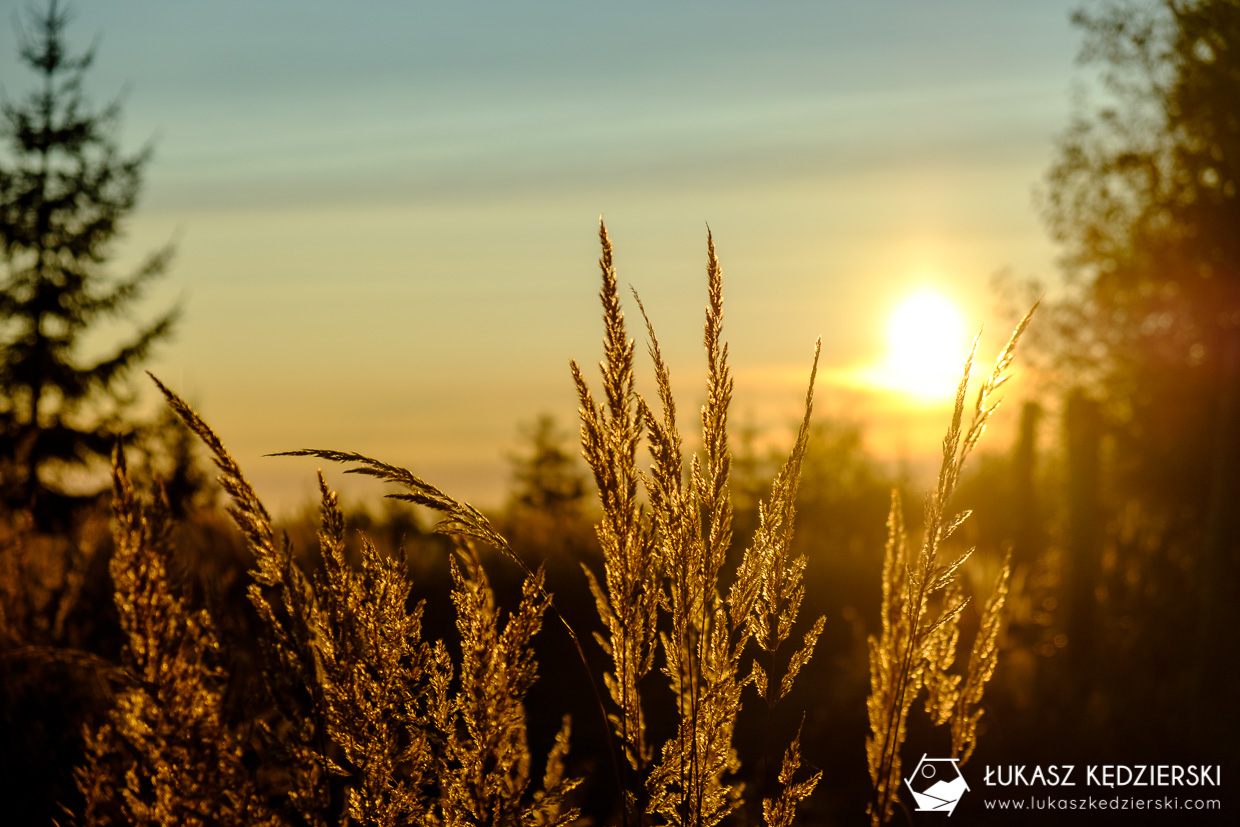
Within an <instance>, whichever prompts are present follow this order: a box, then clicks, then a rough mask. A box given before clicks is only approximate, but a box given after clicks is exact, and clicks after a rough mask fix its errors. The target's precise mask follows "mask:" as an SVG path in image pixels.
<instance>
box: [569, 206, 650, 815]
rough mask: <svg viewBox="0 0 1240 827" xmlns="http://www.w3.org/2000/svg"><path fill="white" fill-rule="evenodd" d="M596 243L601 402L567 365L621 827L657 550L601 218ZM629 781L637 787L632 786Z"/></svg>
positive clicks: (635, 771)
mask: <svg viewBox="0 0 1240 827" xmlns="http://www.w3.org/2000/svg"><path fill="white" fill-rule="evenodd" d="M599 243H600V245H601V246H602V255H601V257H600V259H599V269H600V270H601V272H602V288H601V290H600V293H599V298H600V300H601V302H602V305H603V331H604V337H603V354H604V357H603V361H602V362H601V363H600V369H601V371H602V375H603V402H602V403H596V402H595V401H594V397H593V394H592V393H591V391H590V388H589V386H588V384H587V383H586V381H585V378H584V376H583V375H582V372H581V369H580V368H579V367H578V366H577V363H576V362H575V361H574V362H572V363H571V368H572V374H573V381H574V383H575V385H576V387H577V395H578V400H579V403H580V415H581V445H582V454H583V456H584V457H585V459H586V462H587V464H588V465H589V466H590V469H591V471H592V472H593V474H594V481H595V484H596V486H597V488H598V495H599V500H600V502H601V503H602V518H601V519H600V521H599V523H598V525H597V526H596V528H595V530H596V534H597V536H598V540H599V546H600V548H601V549H602V556H603V573H604V578H603V582H602V583H600V582H599V580H598V578H597V577H596V576H595V573H594V572H593V571H592V570H591V569H590V568H589V567H588V566H585V565H583V567H582V568H583V570H584V572H585V575H586V578H587V583H588V585H589V588H590V591H591V593H592V594H593V596H594V601H595V606H596V608H597V610H598V614H599V618H600V619H601V621H602V623H603V631H602V632H601V633H597V634H596V635H595V639H596V640H597V641H598V643H599V646H600V647H601V648H602V649H603V651H604V653H605V654H606V655H607V657H608V658H609V659H610V660H611V669H609V670H608V671H607V672H606V673H605V674H604V676H603V680H604V685H605V686H606V688H607V691H608V693H609V695H610V697H611V700H612V702H613V703H614V704H615V707H616V710H617V711H616V712H615V713H614V714H611V715H609V720H610V723H611V729H612V732H613V733H614V735H615V737H616V738H617V739H618V741H619V744H620V748H621V750H622V752H623V756H624V764H623V766H622V768H621V772H622V777H621V787H622V789H623V791H624V793H623V794H624V795H625V797H626V799H625V802H624V805H623V817H624V821H625V823H626V824H627V823H629V822H630V821H640V819H641V812H642V810H643V805H642V803H641V802H640V801H639V800H638V796H637V793H638V791H640V790H641V783H640V779H641V778H642V776H643V773H644V771H645V769H646V767H647V765H648V763H649V762H650V760H651V752H650V747H649V745H648V744H647V743H646V741H645V734H646V722H645V718H644V715H643V711H642V701H641V686H640V684H641V680H642V678H644V677H645V676H646V675H647V674H649V672H650V671H651V669H652V668H653V665H654V651H655V620H656V608H657V603H658V599H659V598H658V585H657V571H658V558H657V552H658V550H657V548H656V546H655V544H654V542H653V536H652V532H651V530H650V527H649V524H648V522H647V520H646V519H645V517H644V515H643V512H642V508H641V505H640V504H639V503H638V497H637V490H638V480H639V473H638V470H637V448H638V445H639V444H640V442H641V435H642V431H643V427H644V417H643V415H642V412H641V410H640V409H639V408H638V405H637V396H636V392H635V390H634V382H635V379H634V371H633V350H634V343H633V341H632V340H631V339H629V338H628V335H627V333H626V330H625V324H624V313H623V312H622V311H621V310H620V296H619V290H618V288H617V282H616V270H615V266H614V262H613V259H612V247H611V240H610V239H609V238H608V236H607V228H606V226H605V225H604V224H603V223H602V222H600V223H599ZM633 778H636V779H638V782H637V783H633V782H632V779H633Z"/></svg>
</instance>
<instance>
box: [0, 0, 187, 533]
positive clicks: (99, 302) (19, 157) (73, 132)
mask: <svg viewBox="0 0 1240 827" xmlns="http://www.w3.org/2000/svg"><path fill="white" fill-rule="evenodd" d="M69 16H70V15H69V13H68V12H67V11H66V10H63V9H61V8H59V7H58V4H57V2H56V0H51V2H50V4H49V5H48V7H47V10H46V12H45V13H42V14H40V13H36V12H35V11H33V10H31V11H30V12H29V17H30V20H31V23H32V28H33V35H32V36H30V37H27V36H26V35H25V33H24V32H22V33H21V38H20V39H21V58H22V61H23V62H24V63H25V64H26V66H28V67H29V68H30V69H31V70H32V71H33V72H34V73H35V74H36V75H37V77H38V83H37V85H36V86H35V88H34V89H33V90H32V91H31V92H30V93H29V94H28V95H27V96H26V97H25V98H23V99H21V100H19V101H10V100H6V101H5V102H4V105H3V112H2V116H3V118H2V126H0V129H2V130H3V135H4V137H5V138H6V139H7V145H8V146H7V149H8V151H7V153H5V155H3V156H0V256H2V262H3V272H2V277H0V388H3V394H2V395H0V479H2V480H3V482H2V483H0V496H2V497H3V500H4V502H5V504H6V505H8V506H10V507H25V508H32V509H33V510H34V511H35V514H36V516H37V518H38V519H39V521H40V523H41V524H45V525H46V524H47V523H48V521H53V522H55V521H63V520H64V519H65V518H66V517H67V515H68V514H69V513H70V511H71V510H72V507H73V505H74V504H75V503H79V502H81V501H82V500H83V499H84V496H83V494H82V493H81V492H80V491H77V492H75V491H73V490H72V488H71V487H70V486H69V485H67V484H66V479H65V472H66V471H71V470H72V469H74V468H78V469H80V468H83V467H87V466H89V465H90V463H91V462H92V461H93V460H94V459H95V458H98V457H101V456H107V454H108V453H109V452H110V451H111V449H112V446H113V444H114V443H115V441H116V440H117V439H119V438H123V437H124V436H125V435H126V433H127V430H126V427H125V426H124V425H122V424H121V423H120V422H119V419H118V411H119V409H120V408H121V407H122V402H123V398H122V393H121V391H122V388H121V384H120V382H121V379H122V378H123V376H124V375H125V373H126V372H127V371H128V370H129V369H131V368H132V367H134V366H135V365H137V364H138V363H139V362H141V361H142V360H143V359H144V358H145V357H146V356H147V354H148V353H149V351H150V349H151V347H152V345H153V344H155V343H156V342H157V341H159V340H160V339H162V338H164V337H165V336H167V335H168V333H169V332H170V330H171V327H172V323H173V317H174V313H172V312H169V313H167V314H165V315H163V316H161V317H159V318H158V319H156V320H155V321H153V322H151V323H149V324H147V325H145V326H143V327H141V328H140V329H139V330H138V331H136V333H135V334H134V335H133V337H132V338H131V339H130V340H129V341H127V342H124V343H123V344H121V345H120V346H119V347H117V348H116V349H115V350H114V351H112V352H111V353H108V354H106V355H104V356H103V357H102V358H89V357H88V356H87V355H86V354H84V353H83V350H84V348H83V338H84V335H85V334H86V333H87V332H88V331H89V330H92V329H94V328H95V327H97V326H98V324H99V323H100V322H102V321H104V320H105V319H107V318H109V317H115V316H117V315H119V314H121V313H123V312H125V311H128V310H129V309H130V308H131V307H132V305H133V304H134V302H135V301H137V300H138V298H139V297H140V295H141V293H142V289H143V288H144V287H145V286H146V285H147V283H148V282H150V281H151V279H153V278H155V277H157V276H158V275H160V274H161V273H162V272H163V271H164V269H165V267H166V265H167V263H168V259H169V257H170V255H171V249H170V248H167V247H166V248H163V249H161V250H158V251H156V252H155V253H154V254H152V255H150V256H149V257H148V258H147V259H146V260H145V261H144V263H143V264H142V265H141V266H140V267H139V268H138V269H137V271H136V272H134V273H133V274H131V275H130V276H129V277H127V278H123V279H113V278H111V277H109V275H108V274H107V273H106V271H105V268H104V264H105V262H106V261H107V259H108V257H109V254H110V251H111V244H112V242H113V240H114V239H115V238H116V236H117V234H118V232H119V230H120V228H121V222H122V221H123V219H124V218H125V217H126V216H127V215H128V214H129V213H130V212H131V211H132V210H133V208H134V206H135V203H136V200H137V196H138V191H139V189H140V186H141V181H142V170H143V168H144V167H145V165H146V163H147V161H148V160H149V158H150V149H149V147H148V148H145V149H143V150H141V151H139V152H137V153H135V154H132V155H125V154H124V153H122V152H121V150H120V149H119V148H118V146H117V143H116V139H115V138H114V133H115V132H116V129H117V126H118V121H119V118H120V108H119V104H118V103H117V102H113V103H112V104H110V105H108V106H106V107H104V108H102V109H92V108H91V107H90V105H89V102H88V101H87V100H86V98H85V97H84V95H83V91H82V81H83V76H84V75H85V73H86V70H87V69H88V68H89V67H90V65H91V62H92V59H93V56H94V50H93V48H92V49H91V50H88V51H87V52H85V53H83V54H80V55H77V56H74V55H71V54H70V53H69V52H68V51H67V48H66V45H65V42H64V30H65V27H66V24H67V23H68V20H69Z"/></svg>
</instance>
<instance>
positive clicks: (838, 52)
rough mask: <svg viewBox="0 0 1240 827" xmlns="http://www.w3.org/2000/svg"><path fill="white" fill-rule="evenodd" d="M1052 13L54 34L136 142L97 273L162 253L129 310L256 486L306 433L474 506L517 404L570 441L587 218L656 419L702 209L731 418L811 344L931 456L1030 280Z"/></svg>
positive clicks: (526, 9)
mask: <svg viewBox="0 0 1240 827" xmlns="http://www.w3.org/2000/svg"><path fill="white" fill-rule="evenodd" d="M1074 5H1075V4H1074V3H1063V2H1048V3H1037V4H1030V3H1016V2H1000V3H994V2H982V0H975V1H974V2H961V1H960V0H952V2H943V3H934V4H925V3H915V2H891V1H890V0H884V1H883V2H875V3H867V4H853V3H844V2H827V3H788V2H775V3H769V4H761V5H758V4H751V3H739V2H736V3H729V2H723V3H709V4H706V3H684V4H665V3H653V2H649V3H647V2H632V3H625V4H610V5H605V4H596V3H576V2H568V1H567V0H564V2H554V3H551V2H528V3H519V4H506V3H505V4H501V3H493V2H492V3H460V4H430V3H390V2H366V3H356V4H343V3H331V2H328V0H312V1H311V2H297V3H293V2H291V0H280V2H267V3H260V4H253V3H244V2H241V0H225V2H218V3H213V4H195V5H193V6H191V5H189V4H167V3H156V2H154V0H114V2H109V3H106V4H87V3H84V2H83V3H78V4H77V6H78V9H77V14H76V17H75V19H74V22H73V23H72V25H71V26H70V29H69V39H70V41H71V42H72V44H73V45H74V46H75V47H77V48H82V47H85V46H86V45H88V44H89V43H90V42H91V40H92V38H94V37H96V36H98V38H99V40H98V57H97V61H96V65H95V66H94V67H93V68H92V70H91V72H90V73H89V75H88V77H87V89H88V92H89V94H90V95H91V97H92V99H93V100H95V101H96V102H102V101H107V100H110V99H111V98H112V97H113V96H114V95H115V94H116V93H118V92H120V91H122V90H124V97H123V111H124V122H123V130H122V133H121V137H122V141H123V143H124V145H125V146H126V147H129V148H136V147H138V146H140V145H141V144H142V142H143V141H145V140H148V139H149V138H154V142H155V147H156V154H155V157H154V160H153V161H152V162H151V163H150V165H149V167H148V168H147V175H146V185H145V189H144V194H143V199H142V202H141V204H140V207H139V210H138V211H137V213H136V214H135V215H134V216H133V218H132V220H131V221H130V223H129V224H128V228H127V230H128V231H127V234H126V237H125V239H124V240H123V241H122V242H121V243H119V244H118V245H117V247H116V256H115V261H114V264H115V266H116V269H117V272H121V271H123V269H124V267H125V266H127V265H132V264H133V263H134V262H136V261H137V260H138V259H139V258H140V257H141V255H142V254H143V253H145V252H147V251H149V250H151V249H153V248H155V247H158V246H159V245H161V244H163V243H165V242H166V241H168V240H169V239H174V240H175V241H176V243H177V248H178V253H177V257H176V259H175V261H174V263H173V266H172V268H171V269H170V271H169V273H168V275H167V276H166V277H165V279H164V280H163V282H162V283H161V284H160V285H159V287H158V288H157V289H156V290H154V291H152V294H151V296H150V297H149V300H148V302H147V304H146V305H145V306H144V309H143V312H144V313H147V314H148V315H149V314H153V313H154V312H156V310H158V309H159V308H161V307H164V306H166V305H167V304H169V303H174V302H176V303H179V304H180V305H181V307H182V309H183V317H182V320H181V322H180V325H179V327H178V330H177V333H176V337H175V339H173V340H172V341H170V342H168V343H167V344H165V345H164V346H163V347H161V348H160V350H159V353H158V355H157V356H156V358H155V359H154V360H153V362H152V363H151V364H150V365H149V367H150V368H151V369H152V370H153V371H154V372H155V373H156V374H157V375H159V376H160V378H161V379H162V380H163V381H165V382H166V383H167V384H169V385H170V386H171V387H173V388H174V389H175V390H177V391H178V392H179V393H181V394H183V395H184V396H186V397H187V398H188V399H190V400H191V401H192V402H193V403H194V404H195V405H196V406H197V407H198V408H199V409H200V411H201V412H202V413H203V415H204V417H205V418H206V419H207V421H208V422H209V423H211V424H212V426H213V427H214V428H215V429H216V430H217V431H218V432H219V433H220V435H221V436H222V437H223V438H224V440H225V442H226V443H227V444H228V445H229V446H230V448H231V450H232V451H233V452H234V454H235V455H236V456H237V458H238V459H239V460H240V461H241V463H242V465H243V467H244V468H245V469H246V470H247V473H248V474H249V475H250V476H251V478H252V480H253V481H254V482H255V484H256V487H257V488H258V490H259V492H260V494H263V495H264V496H266V497H267V499H268V500H269V504H271V505H273V506H274V507H275V508H276V509H277V510H286V509H289V508H292V507H295V506H296V505H297V504H299V503H301V502H303V501H309V499H310V498H311V496H312V492H313V470H314V464H313V463H312V462H311V461H309V460H292V459H278V458H266V457H264V456H263V455H264V454H266V453H270V452H274V451H280V450H288V449H293V448H300V447H320V448H337V449H346V450H356V451H361V452H365V453H371V454H373V455H375V456H378V457H380V458H383V459H385V460H388V461H391V462H393V463H396V464H400V465H405V466H407V467H409V468H411V469H412V470H414V471H415V472H417V473H419V474H420V475H422V476H424V477H426V478H427V479H430V480H432V481H434V482H436V484H438V485H440V486H441V487H443V488H444V489H445V490H448V491H449V492H451V493H453V494H456V495H457V496H461V497H463V498H466V499H470V500H472V501H475V502H478V503H479V504H484V505H491V504H498V503H499V502H500V501H501V499H502V496H503V493H504V490H505V487H506V484H507V465H506V462H505V455H506V454H507V453H510V452H511V451H512V450H514V448H515V447H516V445H517V433H518V426H519V425H520V424H521V423H523V422H530V421H532V420H533V419H534V418H535V417H536V416H537V415H538V414H539V413H541V412H544V411H546V412H550V413H552V414H554V415H555V416H556V417H557V418H558V419H559V420H560V423H561V425H562V426H563V427H565V428H569V427H573V426H574V416H575V407H576V404H575V398H574V394H573V388H572V383H571V380H570V376H569V372H568V363H569V360H570V359H574V358H575V359H577V360H578V361H579V362H580V363H582V364H583V365H593V364H594V363H595V362H597V360H598V358H599V355H600V339H601V324H600V321H599V312H598V306H597V298H596V294H597V290H598V276H597V265H596V259H597V257H598V243H597V221H598V218H599V215H600V214H602V215H603V216H604V218H605V219H606V221H607V225H608V228H609V230H610V232H611V235H612V239H613V242H614V243H615V247H616V259H617V265H618V270H619V277H620V281H621V283H622V284H623V285H626V289H627V286H628V285H632V286H633V287H634V288H636V289H637V290H638V291H639V292H640V293H641V296H642V299H643V301H644V302H645V305H646V308H647V309H648V311H649V312H650V314H651V318H652V321H653V322H654V324H655V326H656V328H657V330H658V331H659V334H660V337H661V340H662V343H663V347H664V350H665V353H666V355H667V357H668V359H669V361H670V363H671V367H672V370H673V381H674V383H675V386H676V388H678V389H679V393H680V394H681V398H682V400H683V401H682V408H684V409H686V410H689V411H692V410H693V409H695V408H696V406H697V404H699V403H700V399H701V391H700V390H699V388H700V387H701V385H702V382H703V379H702V368H703V361H704V360H703V358H702V354H701V344H700V341H701V324H702V308H703V305H704V302H705V295H704V276H703V273H704V269H703V268H704V260H705V246H706V245H705V238H706V227H707V225H709V227H710V229H711V231H712V232H713V234H714V238H715V242H716V245H717V247H718V252H719V255H720V258H721V260H722V263H723V267H724V279H725V296H726V308H727V319H726V330H725V335H726V336H727V338H728V339H729V340H730V343H731V354H732V358H733V368H734V371H735V373H736V377H737V379H736V381H737V389H736V402H735V408H734V412H733V421H734V422H741V421H749V422H753V423H755V424H757V425H758V426H759V427H760V428H762V429H763V430H764V432H765V433H767V434H768V435H769V438H770V439H771V440H773V441H779V440H780V439H782V438H785V435H786V434H789V433H790V429H791V424H792V422H793V421H794V419H795V417H796V411H797V408H798V406H799V405H800V403H801V400H802V398H803V395H804V383H805V380H806V378H807V376H808V370H809V363H810V358H811V355H812V351H813V343H814V340H815V339H816V338H818V337H822V340H823V357H822V365H821V370H820V377H819V386H818V397H817V403H818V404H817V411H818V412H819V413H820V415H823V416H835V417H843V418H849V419H853V420H859V421H862V422H863V423H864V424H866V426H867V434H868V444H869V446H870V448H871V450H873V451H874V452H875V453H876V454H878V455H880V456H882V457H884V458H886V459H889V460H893V461H898V460H906V461H910V460H913V461H915V460H918V459H919V458H921V457H925V456H929V455H933V454H934V453H935V452H937V450H938V435H939V434H941V431H942V429H943V428H944V427H945V426H946V414H945V412H944V410H943V405H944V403H943V402H942V401H941V399H940V400H935V399H934V398H933V397H934V395H935V394H934V392H933V389H934V387H935V386H936V385H940V384H943V383H944V381H946V383H947V384H946V387H944V389H943V393H942V395H941V396H942V397H946V396H948V395H949V394H950V393H951V391H952V390H953V389H954V388H953V384H952V383H954V381H955V380H954V375H955V374H954V372H953V371H952V370H951V368H950V363H951V362H952V361H953V360H956V361H958V360H960V359H962V358H963V348H965V347H967V344H968V341H969V340H971V338H972V336H973V334H974V333H975V332H976V330H977V329H978V327H979V326H980V325H981V324H982V323H983V322H986V323H987V334H986V337H985V338H984V340H983V345H982V360H981V361H982V363H983V364H985V363H986V362H988V361H990V360H991V359H992V358H993V356H994V354H995V351H996V350H997V349H998V348H999V347H1000V345H1001V343H1002V340H1003V339H1004V338H1005V337H1006V334H1007V332H1008V331H1007V330H1005V329H1002V328H1003V327H1004V325H1005V324H1006V320H998V319H996V318H995V316H994V313H993V308H994V300H993V296H992V294H991V292H990V291H989V287H988V284H989V280H990V277H991V275H992V274H993V273H994V272H996V271H997V270H1000V269H1002V268H1010V269H1011V270H1012V271H1013V272H1014V273H1016V274H1017V275H1021V276H1024V275H1039V276H1042V277H1051V276H1053V275H1054V272H1055V271H1054V258H1055V248H1054V247H1053V245H1052V244H1051V243H1050V241H1049V240H1048V239H1047V237H1046V234H1045V231H1044V229H1043V227H1042V225H1041V223H1040V221H1039V218H1038V214H1037V211H1036V208H1035V206H1034V199H1033V194H1032V193H1033V189H1034V187H1035V185H1036V184H1037V183H1038V181H1039V179H1040V177H1041V175H1042V173H1043V172H1044V170H1045V168H1046V166H1047V165H1048V163H1049V161H1050V158H1051V153H1052V151H1053V147H1054V140H1055V137H1056V135H1057V134H1059V133H1060V132H1062V131H1063V130H1064V128H1065V127H1066V126H1067V123H1068V113H1069V103H1070V91H1071V79H1072V77H1073V71H1074V67H1073V57H1074V55H1075V52H1076V49H1077V43H1078V38H1077V36H1076V33H1075V32H1074V31H1073V30H1072V28H1071V26H1070V25H1069V23H1068V12H1069V10H1070V9H1071V8H1072V7H1073V6H1074ZM15 43H16V39H15V37H14V34H13V32H12V29H11V27H9V28H8V29H6V31H5V32H4V33H3V35H0V46H2V49H0V84H2V85H3V89H4V94H5V95H6V96H7V97H8V98H9V99H15V98H17V97H18V96H20V95H21V94H22V93H24V92H25V91H26V90H27V89H29V88H30V81H31V77H32V76H31V75H29V74H28V73H26V72H24V71H22V70H21V69H20V68H18V67H17V65H16V60H15V54H14V50H15ZM918 297H920V298H918ZM910 301H911V302H912V303H913V304H912V305H911V306H912V308H913V309H912V310H911V311H910V310H909V309H908V307H909V306H910V305H908V304H907V303H908V302H910ZM901 308H904V309H901ZM628 309H629V320H630V325H631V327H630V329H631V332H632V333H633V334H634V335H635V336H639V339H640V335H639V334H641V329H640V327H639V326H638V324H637V321H638V318H639V317H638V315H637V313H636V307H635V305H632V304H630V305H629V308H628ZM901 313H904V314H905V315H904V316H903V317H901V316H900V314H901ZM893 317H895V318H896V319H897V320H899V319H903V321H897V322H895V323H894V324H895V325H896V328H897V329H896V330H894V331H893V330H892V324H893V322H892V319H893ZM926 320H929V321H931V322H933V324H929V326H921V325H923V322H925V321H926ZM114 335H115V332H114V331H103V332H101V333H100V334H99V336H98V339H99V340H100V341H104V340H106V339H108V337H110V336H114ZM639 350H644V348H639ZM640 364H641V366H642V368H641V369H642V370H645V368H646V362H644V361H643V362H641V363H640ZM944 364H948V365H949V367H947V368H944ZM591 375H592V376H593V375H596V374H593V373H591ZM1012 392H1013V393H1018V392H1019V390H1018V389H1014V390H1013V391H1012ZM340 482H341V480H340V478H339V477H338V476H337V477H336V478H334V479H333V484H336V483H340Z"/></svg>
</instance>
